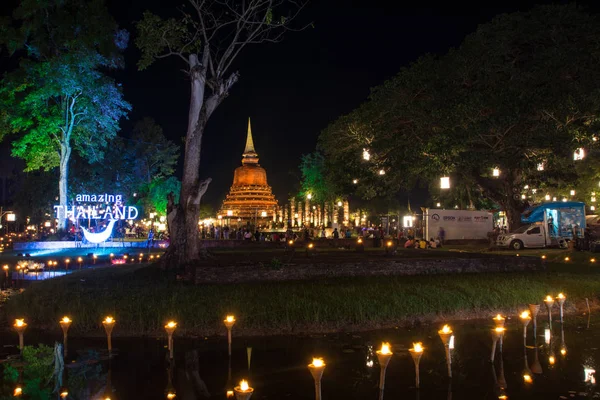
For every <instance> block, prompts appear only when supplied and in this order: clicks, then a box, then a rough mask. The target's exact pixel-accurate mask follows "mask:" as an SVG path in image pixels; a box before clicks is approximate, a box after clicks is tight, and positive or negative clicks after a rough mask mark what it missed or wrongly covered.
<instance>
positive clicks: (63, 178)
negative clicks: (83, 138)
mask: <svg viewBox="0 0 600 400" xmlns="http://www.w3.org/2000/svg"><path fill="white" fill-rule="evenodd" d="M70 157H71V146H70V145H69V143H61V145H60V167H59V178H58V202H59V205H60V206H61V209H62V210H63V212H62V213H58V229H67V218H66V210H67V207H66V206H67V196H68V177H69V158H70Z"/></svg>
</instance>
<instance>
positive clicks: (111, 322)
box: [102, 316, 117, 357]
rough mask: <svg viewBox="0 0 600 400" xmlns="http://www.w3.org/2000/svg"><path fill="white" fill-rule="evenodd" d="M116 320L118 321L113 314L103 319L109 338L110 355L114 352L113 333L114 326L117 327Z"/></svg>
mask: <svg viewBox="0 0 600 400" xmlns="http://www.w3.org/2000/svg"><path fill="white" fill-rule="evenodd" d="M115 322H117V321H116V320H115V319H114V318H113V317H111V316H108V317H106V318H104V321H102V325H104V330H105V331H106V338H107V340H108V355H109V357H110V355H111V353H112V340H111V335H112V331H113V328H114V327H115Z"/></svg>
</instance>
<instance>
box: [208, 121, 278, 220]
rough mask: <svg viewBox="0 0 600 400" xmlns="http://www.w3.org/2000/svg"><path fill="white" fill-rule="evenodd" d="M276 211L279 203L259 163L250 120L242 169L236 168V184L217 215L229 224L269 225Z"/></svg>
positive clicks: (234, 177) (234, 176)
mask: <svg viewBox="0 0 600 400" xmlns="http://www.w3.org/2000/svg"><path fill="white" fill-rule="evenodd" d="M276 212H277V200H275V195H273V193H272V192H271V186H269V185H268V184H267V171H265V169H264V168H262V167H261V166H260V165H259V164H258V154H257V153H256V150H254V141H253V140H252V128H251V127H250V119H248V136H247V137H246V148H245V149H244V154H242V166H241V167H238V168H236V170H235V173H234V174H233V185H231V189H230V190H229V194H228V195H227V197H226V198H225V200H224V201H223V205H222V206H221V209H220V210H219V214H218V215H220V216H221V217H222V219H223V220H224V221H225V222H226V223H227V224H230V225H240V223H241V224H244V225H245V224H246V222H250V223H257V224H259V225H268V223H269V222H270V221H274V220H275V216H276Z"/></svg>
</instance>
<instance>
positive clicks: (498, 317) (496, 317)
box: [494, 314, 504, 321]
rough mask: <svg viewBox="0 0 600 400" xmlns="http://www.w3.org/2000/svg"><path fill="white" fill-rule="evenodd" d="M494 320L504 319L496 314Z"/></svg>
mask: <svg viewBox="0 0 600 400" xmlns="http://www.w3.org/2000/svg"><path fill="white" fill-rule="evenodd" d="M494 319H496V320H498V321H502V320H503V319H504V318H503V317H502V315H500V314H498V315H496V316H495V317H494Z"/></svg>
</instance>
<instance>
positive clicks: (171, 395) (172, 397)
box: [167, 392, 177, 400]
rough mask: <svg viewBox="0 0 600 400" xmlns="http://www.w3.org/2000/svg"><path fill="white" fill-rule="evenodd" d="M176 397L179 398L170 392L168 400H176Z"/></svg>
mask: <svg viewBox="0 0 600 400" xmlns="http://www.w3.org/2000/svg"><path fill="white" fill-rule="evenodd" d="M175 397H177V395H176V394H175V393H173V392H169V393H167V399H169V400H171V399H174V398H175Z"/></svg>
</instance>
